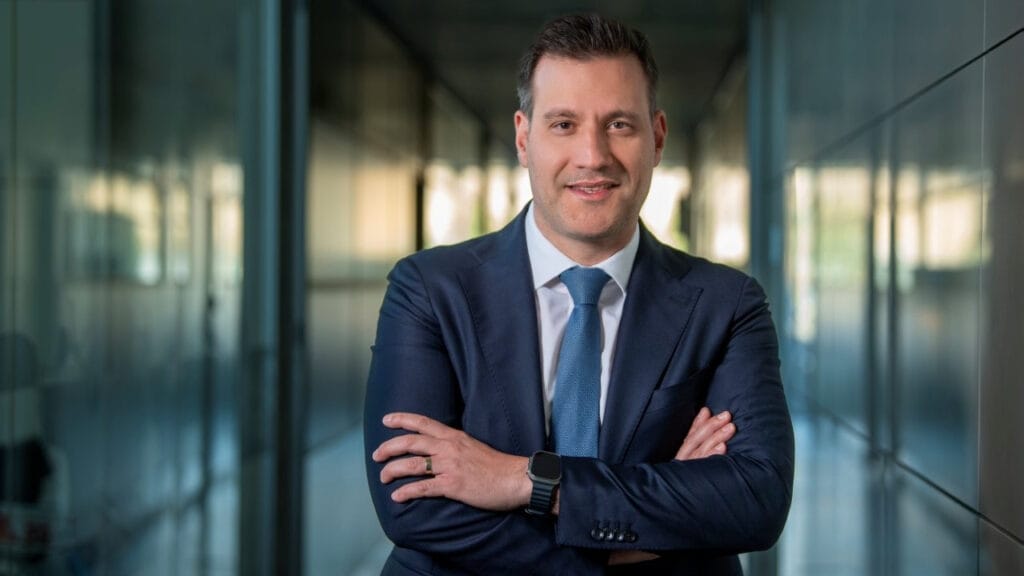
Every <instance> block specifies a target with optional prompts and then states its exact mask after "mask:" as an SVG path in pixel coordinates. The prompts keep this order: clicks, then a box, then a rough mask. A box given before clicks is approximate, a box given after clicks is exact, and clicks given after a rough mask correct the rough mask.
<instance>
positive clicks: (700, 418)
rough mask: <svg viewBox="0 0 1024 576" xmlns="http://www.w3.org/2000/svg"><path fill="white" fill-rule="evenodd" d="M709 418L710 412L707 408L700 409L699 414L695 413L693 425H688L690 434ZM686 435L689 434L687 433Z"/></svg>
mask: <svg viewBox="0 0 1024 576" xmlns="http://www.w3.org/2000/svg"><path fill="white" fill-rule="evenodd" d="M710 417H711V410H709V409H708V407H707V406H705V407H703V408H701V409H700V412H697V417H696V418H694V419H693V423H692V424H690V432H693V431H694V430H696V429H697V428H699V427H700V426H701V425H702V424H704V423H705V422H707V420H708V418H710ZM687 434H689V433H687Z"/></svg>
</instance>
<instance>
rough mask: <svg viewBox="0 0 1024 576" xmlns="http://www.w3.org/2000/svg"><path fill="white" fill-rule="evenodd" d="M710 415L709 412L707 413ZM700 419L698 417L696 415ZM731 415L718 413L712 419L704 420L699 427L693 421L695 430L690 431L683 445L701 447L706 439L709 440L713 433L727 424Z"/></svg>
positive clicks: (725, 412)
mask: <svg viewBox="0 0 1024 576" xmlns="http://www.w3.org/2000/svg"><path fill="white" fill-rule="evenodd" d="M709 414H710V411H709ZM697 417H698V418H700V415H699V414H698V415H697ZM730 417H731V415H730V414H729V412H727V411H723V412H719V413H718V415H716V416H715V417H714V418H706V419H704V421H703V422H701V424H700V425H697V421H696V420H694V425H695V426H696V428H695V429H691V431H690V433H689V434H687V435H686V439H685V440H684V441H683V445H684V446H685V445H687V444H689V445H690V446H693V447H698V446H701V445H703V444H704V443H705V442H706V441H707V439H708V438H710V437H711V436H712V435H713V434H714V433H715V432H717V431H718V430H720V429H721V428H722V427H723V426H726V425H728V424H729V418H730Z"/></svg>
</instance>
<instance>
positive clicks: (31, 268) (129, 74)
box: [0, 0, 248, 574]
mask: <svg viewBox="0 0 1024 576" xmlns="http://www.w3.org/2000/svg"><path fill="white" fill-rule="evenodd" d="M242 11H243V7H241V6H239V5H238V4H236V3H231V4H228V5H224V6H210V5H207V3H204V2H197V1H190V2H180V3H166V2H158V1H144V2H134V3H131V4H130V5H128V4H124V3H113V2H64V1H57V0H32V1H29V0H2V1H0V37H2V41H0V228H2V230H3V232H2V234H3V239H2V251H0V277H2V278H3V284H2V288H0V294H2V300H3V305H2V306H0V351H2V356H0V357H2V358H3V359H4V361H3V362H2V364H3V366H0V372H2V373H3V374H4V377H3V386H2V387H0V411H2V413H3V414H5V415H11V417H6V416H5V417H2V418H0V419H2V421H3V425H2V426H0V449H2V450H3V452H4V453H5V456H4V458H5V465H6V471H5V473H4V478H18V482H17V484H18V485H17V487H16V488H17V489H16V490H7V488H9V486H6V485H5V486H4V488H5V490H4V491H3V492H0V534H2V536H0V554H8V553H10V554H11V555H10V556H9V558H10V562H9V564H8V565H0V571H2V572H5V573H7V572H11V573H18V574H21V573H33V574H34V573H46V574H67V573H143V572H144V573H147V574H178V573H182V574H185V573H189V574H191V573H202V572H207V571H210V570H212V569H214V568H215V569H216V570H218V571H225V572H231V571H233V569H234V567H235V566H236V565H237V557H238V553H239V551H238V550H237V548H236V538H235V536H236V534H237V531H238V522H237V507H236V506H235V505H234V504H233V502H235V501H236V500H237V489H238V469H239V462H238V460H239V455H238V445H237V436H238V433H237V431H236V425H235V422H236V420H235V416H234V414H235V412H236V407H235V404H236V402H237V400H236V398H237V386H236V382H237V374H238V362H239V360H238V356H237V350H238V345H237V342H238V339H239V328H238V327H239V325H240V323H239V315H238V312H237V310H238V307H239V303H240V297H241V294H240V285H239V280H240V275H241V272H242V271H241V263H240V258H241V231H242V226H241V224H242V223H241V219H242V218H241V202H242V197H243V183H242V181H241V179H240V178H235V179H234V180H232V179H231V178H227V179H225V178H223V177H221V175H220V172H218V171H216V170H214V169H213V168H212V167H216V166H234V167H235V172H234V173H236V174H238V173H240V171H238V169H237V167H238V163H239V159H238V150H239V148H240V146H239V125H238V118H239V117H240V115H239V114H238V113H237V109H238V107H239V102H240V101H242V100H243V99H244V98H247V97H248V96H246V95H245V94H247V93H243V91H241V90H240V89H239V87H238V78H237V76H238V74H237V67H238V65H239V61H240V60H241V59H240V58H239V54H238V50H239V48H238V46H239V44H240V38H239V32H238V28H237V26H238V23H239V21H240V20H241V18H240V13H241V12H242ZM12 58H16V61H13V62H12ZM12 63H13V64H14V66H11V64H12ZM12 99H13V100H12ZM12 110H14V111H16V116H14V117H13V118H12V117H11V116H9V112H10V111H12ZM229 172H230V171H229ZM15 173H16V174H17V181H16V182H12V180H11V179H12V176H11V175H12V174H15ZM225 182H227V183H228V184H226V185H225ZM12 365H13V366H15V367H16V368H11V366H12ZM22 368H23V369H22ZM15 373H17V374H19V375H18V376H17V378H8V377H7V375H8V374H15ZM22 373H24V374H23V375H22ZM15 380H17V382H18V384H17V386H16V387H15V388H13V389H9V388H8V383H9V382H12V381H15ZM7 456H10V458H8V457H7ZM12 530H13V531H12ZM12 535H13V536H12Z"/></svg>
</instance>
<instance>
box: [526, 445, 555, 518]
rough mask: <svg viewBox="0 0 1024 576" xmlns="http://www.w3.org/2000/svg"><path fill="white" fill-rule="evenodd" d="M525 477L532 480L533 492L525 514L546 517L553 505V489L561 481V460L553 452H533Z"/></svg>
mask: <svg viewBox="0 0 1024 576" xmlns="http://www.w3.org/2000/svg"><path fill="white" fill-rule="evenodd" d="M526 475H527V476H529V477H530V480H533V492H532V493H531V494H530V505H529V506H527V507H526V512H527V513H528V514H536V515H539V516H547V515H548V514H550V513H551V508H552V506H554V504H555V488H558V483H559V482H561V481H562V458H561V457H560V456H559V455H558V454H555V453H553V452H545V451H543V450H541V451H539V452H534V454H533V456H530V465H529V466H528V467H527V469H526Z"/></svg>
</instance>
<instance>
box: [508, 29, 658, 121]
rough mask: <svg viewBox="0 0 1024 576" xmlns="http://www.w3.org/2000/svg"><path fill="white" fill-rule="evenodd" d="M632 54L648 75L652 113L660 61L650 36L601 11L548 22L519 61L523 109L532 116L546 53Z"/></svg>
mask: <svg viewBox="0 0 1024 576" xmlns="http://www.w3.org/2000/svg"><path fill="white" fill-rule="evenodd" d="M628 54H632V55H633V56H636V57H637V59H638V60H639V61H640V64H641V65H642V66H643V70H644V75H645V76H647V97H648V100H649V102H650V106H651V114H654V112H655V110H657V108H658V107H657V98H656V94H655V93H656V92H657V88H658V65H657V63H655V61H654V54H652V53H651V47H650V44H649V43H648V42H647V38H646V37H645V36H644V35H643V34H642V33H641V32H639V31H638V30H634V29H633V28H630V27H628V26H626V25H625V24H622V23H621V22H617V21H615V20H610V19H608V18H605V17H603V16H600V15H598V14H571V15H568V16H562V17H559V18H557V19H555V20H552V21H551V22H548V23H547V24H546V25H545V26H544V28H543V29H542V30H541V31H540V33H539V34H537V37H536V38H535V39H534V41H533V44H531V45H530V47H529V49H527V51H526V54H524V55H523V57H522V59H521V60H520V61H519V77H518V81H517V83H516V91H517V92H518V93H519V109H520V110H522V111H523V112H524V113H526V115H527V116H528V117H530V116H532V115H533V72H534V70H536V69H537V63H538V62H540V59H541V57H543V56H544V55H551V56H561V57H563V58H572V59H575V60H589V59H591V58H596V57H599V56H620V55H628Z"/></svg>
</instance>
